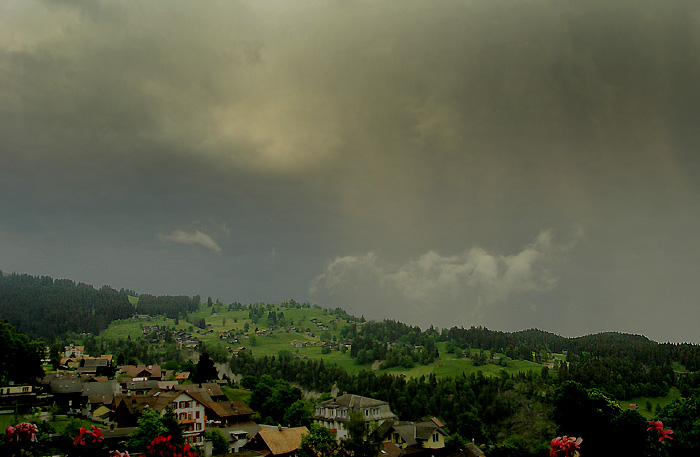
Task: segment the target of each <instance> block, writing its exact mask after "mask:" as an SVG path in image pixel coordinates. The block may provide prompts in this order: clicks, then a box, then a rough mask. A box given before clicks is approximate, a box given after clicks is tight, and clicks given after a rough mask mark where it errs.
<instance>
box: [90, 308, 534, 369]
mask: <svg viewBox="0 0 700 457" xmlns="http://www.w3.org/2000/svg"><path fill="white" fill-rule="evenodd" d="M214 309H215V310H216V314H217V316H214V317H212V308H209V307H207V306H206V305H202V307H200V309H199V310H198V311H196V312H194V313H192V314H190V317H194V318H202V317H203V318H205V319H206V323H207V324H211V325H212V327H211V330H213V333H207V334H197V333H195V331H196V330H198V329H197V327H193V332H192V333H193V334H194V335H195V336H197V337H198V338H199V339H200V340H201V341H203V342H204V343H205V344H206V345H207V346H211V345H221V346H229V347H231V348H235V347H238V346H244V347H246V348H248V349H251V350H252V352H253V355H255V356H264V355H267V356H273V355H274V356H276V355H278V353H279V352H280V351H282V350H285V351H290V352H296V353H298V354H299V355H300V356H302V357H303V356H307V357H308V358H310V359H323V360H324V361H326V362H334V363H336V364H338V365H340V366H341V367H343V368H345V369H346V370H347V371H348V372H349V373H358V372H359V371H361V370H369V369H370V365H357V364H355V362H354V361H353V359H351V358H350V354H349V353H346V354H343V353H341V352H338V351H334V352H331V353H330V354H322V353H321V348H320V347H302V348H295V347H293V346H292V345H291V344H290V342H291V341H292V340H298V341H301V342H318V341H320V332H319V331H318V329H317V326H316V324H315V323H314V322H312V321H311V319H313V318H316V319H317V320H319V321H321V322H323V323H324V324H325V325H326V326H327V327H328V328H329V329H330V330H329V332H330V333H331V335H332V336H333V335H334V336H336V338H337V339H340V330H341V329H342V328H343V326H345V325H347V322H346V321H342V320H341V321H338V322H336V323H335V324H332V323H331V322H330V321H331V320H333V319H335V318H336V316H334V315H331V314H326V313H324V312H323V310H320V309H315V308H303V309H290V308H279V311H281V312H283V313H284V317H285V319H286V320H287V321H290V320H291V321H292V322H293V326H294V327H296V328H297V329H301V330H303V329H306V328H310V329H311V330H312V332H313V334H314V337H311V336H308V335H307V334H305V333H303V332H286V331H285V329H278V330H275V331H274V332H273V333H272V334H271V335H266V336H256V337H255V342H256V344H254V345H253V344H251V341H250V340H249V339H241V340H240V342H239V343H234V344H228V343H227V342H226V341H224V340H221V339H220V338H219V335H220V334H221V333H222V332H225V331H228V330H231V329H237V330H241V331H242V330H243V328H244V325H245V323H246V322H247V323H248V324H249V325H250V330H249V332H248V333H249V334H253V333H254V331H255V328H256V327H257V328H258V329H259V330H263V329H267V328H268V326H267V321H266V319H261V320H260V321H259V322H258V324H253V323H252V322H251V320H250V319H249V318H248V311H247V310H246V311H228V310H227V307H226V306H216V305H214ZM275 311H277V309H275ZM279 311H277V312H278V313H279ZM224 319H225V324H224ZM152 325H167V326H169V327H177V328H180V329H183V330H187V329H188V328H189V327H190V326H192V324H190V323H188V322H186V321H185V320H180V322H179V324H178V325H175V323H174V321H173V320H172V319H166V318H164V317H151V318H148V319H127V320H122V321H116V322H114V323H112V325H110V326H109V328H108V329H107V330H105V331H104V332H102V334H101V336H103V337H107V338H126V337H127V336H128V335H130V336H131V338H136V337H138V336H140V335H141V329H142V327H143V326H152ZM288 327H289V326H288ZM200 331H201V330H200ZM438 348H439V349H440V358H439V359H438V360H437V361H436V362H435V363H433V364H431V365H427V366H426V365H419V364H417V365H416V366H415V367H413V368H411V369H406V368H403V367H394V368H390V369H388V370H386V372H388V373H393V374H405V375H406V376H407V377H419V376H423V375H425V374H427V373H430V372H432V373H434V374H435V375H437V376H456V375H461V374H462V372H465V373H466V374H467V375H469V374H470V373H472V372H474V373H475V372H477V371H481V372H482V373H483V374H484V375H485V376H497V375H498V373H499V372H500V371H501V370H505V371H506V372H507V373H509V374H512V373H517V372H519V371H528V370H533V371H535V372H537V373H538V372H539V371H540V370H541V369H542V365H540V364H537V363H533V362H528V361H512V360H509V364H508V366H507V367H502V366H499V365H492V364H487V365H481V366H478V367H475V366H473V365H472V363H471V359H469V358H458V357H457V356H456V355H454V354H448V353H447V352H446V351H445V344H444V343H439V344H438ZM501 357H503V355H502V354H501ZM381 372H384V371H379V373H381Z"/></svg>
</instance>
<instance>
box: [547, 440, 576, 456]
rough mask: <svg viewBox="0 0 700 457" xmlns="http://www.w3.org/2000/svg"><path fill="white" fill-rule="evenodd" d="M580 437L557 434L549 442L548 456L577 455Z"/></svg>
mask: <svg viewBox="0 0 700 457" xmlns="http://www.w3.org/2000/svg"><path fill="white" fill-rule="evenodd" d="M581 442H583V439H582V438H574V437H572V436H571V437H570V436H558V437H556V438H554V439H553V440H552V441H551V442H550V443H549V457H579V456H580V454H579V451H580V450H581Z"/></svg>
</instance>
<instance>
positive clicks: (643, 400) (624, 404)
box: [618, 387, 681, 420]
mask: <svg viewBox="0 0 700 457" xmlns="http://www.w3.org/2000/svg"><path fill="white" fill-rule="evenodd" d="M679 398H681V391H680V390H678V388H676V387H671V389H670V390H669V391H668V395H666V396H665V397H634V398H631V399H629V400H625V401H618V404H619V405H620V407H621V408H622V409H623V410H627V409H630V405H632V404H636V405H637V406H639V409H638V410H637V412H639V413H640V414H641V415H642V416H644V417H645V418H646V419H649V420H651V419H654V418H656V409H657V405H658V406H659V408H663V407H664V406H666V405H668V404H669V403H671V402H673V401H674V400H677V399H679ZM647 401H649V402H651V410H649V409H647Z"/></svg>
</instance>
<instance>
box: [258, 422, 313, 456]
mask: <svg viewBox="0 0 700 457" xmlns="http://www.w3.org/2000/svg"><path fill="white" fill-rule="evenodd" d="M307 433H309V430H308V429H307V428H306V427H294V428H285V429H282V430H279V429H278V428H277V427H274V428H272V429H271V430H270V429H267V430H265V429H263V430H260V431H259V432H258V435H260V438H261V439H262V440H263V441H264V442H265V445H266V446H267V448H268V449H269V450H270V452H271V453H272V454H273V455H282V454H289V453H292V452H294V451H296V450H297V449H299V446H301V437H302V435H305V434H307Z"/></svg>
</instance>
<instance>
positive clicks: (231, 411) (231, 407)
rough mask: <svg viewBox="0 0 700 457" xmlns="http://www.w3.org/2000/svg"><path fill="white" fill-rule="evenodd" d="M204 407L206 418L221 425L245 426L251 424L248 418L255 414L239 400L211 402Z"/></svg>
mask: <svg viewBox="0 0 700 457" xmlns="http://www.w3.org/2000/svg"><path fill="white" fill-rule="evenodd" d="M204 406H206V408H207V417H208V418H210V419H211V420H213V421H215V422H218V423H220V424H221V425H234V424H247V423H250V422H251V420H250V416H252V415H253V414H255V411H253V410H252V409H250V406H248V405H247V404H246V403H245V402H243V401H240V400H234V401H212V402H208V403H204Z"/></svg>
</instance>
